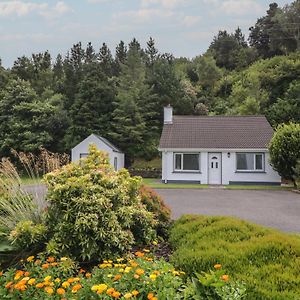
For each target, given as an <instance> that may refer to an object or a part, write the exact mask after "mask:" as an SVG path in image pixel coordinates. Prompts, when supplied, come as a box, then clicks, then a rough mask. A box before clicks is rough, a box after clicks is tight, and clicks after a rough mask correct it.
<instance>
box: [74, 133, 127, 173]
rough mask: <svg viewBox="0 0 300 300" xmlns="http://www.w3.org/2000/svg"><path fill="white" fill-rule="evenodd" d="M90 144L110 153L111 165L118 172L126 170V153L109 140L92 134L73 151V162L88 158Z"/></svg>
mask: <svg viewBox="0 0 300 300" xmlns="http://www.w3.org/2000/svg"><path fill="white" fill-rule="evenodd" d="M90 144H94V145H96V147H97V149H98V150H102V151H106V152H107V153H108V155H109V160H110V164H111V165H112V166H113V167H114V169H115V170H116V171H118V170H120V169H122V168H124V157H125V156H124V153H122V152H121V151H120V150H119V149H118V148H117V147H116V146H114V145H113V144H112V143H110V142H109V141H108V140H107V139H105V138H104V137H101V136H99V135H96V134H91V135H90V136H88V137H87V138H86V139H85V140H83V141H82V142H81V143H79V144H78V145H76V146H75V147H74V148H73V149H72V162H76V161H79V159H80V158H83V157H86V156H87V155H88V152H89V145H90Z"/></svg>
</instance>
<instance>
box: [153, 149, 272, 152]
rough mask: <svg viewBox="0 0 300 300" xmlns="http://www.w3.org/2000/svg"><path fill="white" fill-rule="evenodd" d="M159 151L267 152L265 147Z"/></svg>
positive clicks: (166, 150)
mask: <svg viewBox="0 0 300 300" xmlns="http://www.w3.org/2000/svg"><path fill="white" fill-rule="evenodd" d="M158 151H161V152H269V150H268V149H267V148H235V149H233V148H232V149H228V148H223V149H221V148H158Z"/></svg>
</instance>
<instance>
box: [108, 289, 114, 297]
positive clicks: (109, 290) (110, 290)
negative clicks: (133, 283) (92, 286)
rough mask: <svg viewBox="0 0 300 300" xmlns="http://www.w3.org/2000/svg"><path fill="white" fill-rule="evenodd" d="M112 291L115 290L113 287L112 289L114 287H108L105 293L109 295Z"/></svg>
mask: <svg viewBox="0 0 300 300" xmlns="http://www.w3.org/2000/svg"><path fill="white" fill-rule="evenodd" d="M114 292H115V289H114V288H109V289H108V290H107V291H106V294H107V295H110V296H111V295H112V294H113V293H114Z"/></svg>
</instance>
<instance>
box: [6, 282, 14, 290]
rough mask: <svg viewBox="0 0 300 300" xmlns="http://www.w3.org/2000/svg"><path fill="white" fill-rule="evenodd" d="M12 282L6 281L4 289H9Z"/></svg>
mask: <svg viewBox="0 0 300 300" xmlns="http://www.w3.org/2000/svg"><path fill="white" fill-rule="evenodd" d="M13 284H14V283H13V282H12V281H10V282H8V283H7V284H6V285H5V288H6V289H9V288H10V287H11V286H12V285H13Z"/></svg>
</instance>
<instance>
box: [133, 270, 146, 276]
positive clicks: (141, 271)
mask: <svg viewBox="0 0 300 300" xmlns="http://www.w3.org/2000/svg"><path fill="white" fill-rule="evenodd" d="M135 273H136V274H138V275H143V274H144V273H145V271H144V270H143V269H137V270H135Z"/></svg>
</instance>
